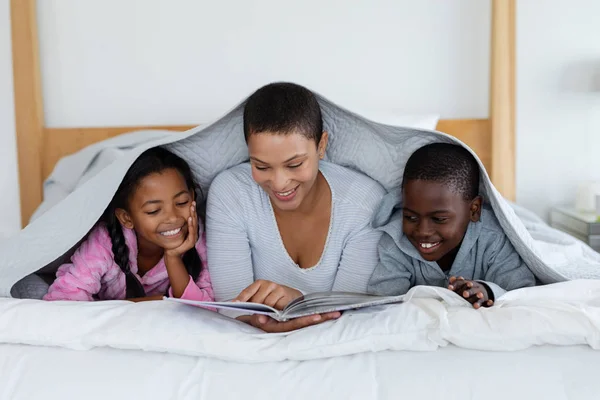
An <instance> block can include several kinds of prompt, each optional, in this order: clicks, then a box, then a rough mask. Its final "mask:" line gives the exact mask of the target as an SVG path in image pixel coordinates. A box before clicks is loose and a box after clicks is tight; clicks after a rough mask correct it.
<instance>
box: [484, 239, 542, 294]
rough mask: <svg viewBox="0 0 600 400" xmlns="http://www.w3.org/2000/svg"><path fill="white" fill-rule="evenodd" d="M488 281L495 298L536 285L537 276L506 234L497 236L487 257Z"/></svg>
mask: <svg viewBox="0 0 600 400" xmlns="http://www.w3.org/2000/svg"><path fill="white" fill-rule="evenodd" d="M487 265H488V269H487V272H486V274H485V280H484V281H483V283H486V284H487V285H488V286H489V287H490V289H491V290H492V292H493V295H494V300H495V299H497V298H498V297H500V296H502V295H503V294H504V293H505V292H506V291H509V290H514V289H519V288H523V287H529V286H535V276H534V275H533V272H531V270H530V269H529V267H527V264H525V262H524V261H523V259H522V258H521V256H519V253H517V251H516V250H515V248H514V247H513V245H512V244H511V243H510V240H508V237H507V236H506V235H501V237H500V238H495V240H494V241H493V247H491V249H490V254H489V257H488V258H487Z"/></svg>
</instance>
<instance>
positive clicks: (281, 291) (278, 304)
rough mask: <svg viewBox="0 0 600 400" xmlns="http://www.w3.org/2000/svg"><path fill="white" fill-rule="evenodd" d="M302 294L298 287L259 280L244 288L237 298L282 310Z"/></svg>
mask: <svg viewBox="0 0 600 400" xmlns="http://www.w3.org/2000/svg"><path fill="white" fill-rule="evenodd" d="M301 295H302V293H300V292H299V291H297V290H296V289H292V288H289V287H287V286H283V285H279V284H277V283H275V282H271V281H265V280H257V281H255V282H254V283H252V284H251V285H250V286H248V287H247V288H246V289H244V290H242V291H241V292H240V294H239V295H238V296H237V297H236V298H235V300H237V301H249V302H252V303H260V304H265V305H267V306H270V307H275V308H277V309H279V310H282V309H283V308H285V306H287V305H288V303H289V302H290V301H292V300H294V299H295V298H296V297H299V296H301Z"/></svg>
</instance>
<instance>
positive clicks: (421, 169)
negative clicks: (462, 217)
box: [403, 143, 479, 201]
mask: <svg viewBox="0 0 600 400" xmlns="http://www.w3.org/2000/svg"><path fill="white" fill-rule="evenodd" d="M407 180H424V181H433V182H440V183H444V184H446V185H448V187H449V188H450V189H451V190H452V191H454V192H455V193H457V194H460V195H461V196H462V197H463V199H464V200H465V201H471V200H473V199H474V198H475V197H477V196H478V195H479V164H478V163H477V160H475V157H473V155H472V154H471V153H470V152H469V150H467V149H465V148H464V147H462V146H460V145H456V144H450V143H433V144H428V145H426V146H423V147H421V148H420V149H418V150H417V151H415V152H414V153H413V154H412V155H411V156H410V158H409V159H408V162H407V163H406V166H405V168H404V180H403V182H406V181H407Z"/></svg>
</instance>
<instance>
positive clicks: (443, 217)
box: [402, 179, 481, 271]
mask: <svg viewBox="0 0 600 400" xmlns="http://www.w3.org/2000/svg"><path fill="white" fill-rule="evenodd" d="M402 197H403V209H402V214H403V222H402V230H403V232H404V234H405V235H406V237H407V239H408V240H409V241H410V243H411V244H412V245H413V246H414V247H415V248H416V249H417V251H418V252H419V254H421V257H423V259H425V260H426V261H436V262H437V263H438V265H439V266H440V268H441V269H443V270H445V271H447V270H449V269H450V268H451V267H452V263H453V262H454V258H455V256H456V253H457V252H458V249H459V248H460V245H461V243H462V240H463V237H464V235H465V232H466V231H467V227H468V226H469V222H477V221H478V220H479V216H480V212H481V197H479V196H478V197H476V198H475V199H473V200H471V201H467V200H465V199H464V198H463V197H462V195H461V194H459V193H457V191H454V190H452V187H451V184H446V183H442V182H435V181H426V180H420V179H417V180H407V181H406V182H404V185H403V190H402Z"/></svg>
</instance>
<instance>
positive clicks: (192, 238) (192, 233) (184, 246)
mask: <svg viewBox="0 0 600 400" xmlns="http://www.w3.org/2000/svg"><path fill="white" fill-rule="evenodd" d="M187 226H188V232H187V236H186V238H185V240H184V241H183V243H181V244H180V245H179V246H178V247H176V248H174V249H171V250H165V258H167V257H181V256H183V255H184V254H185V252H186V251H188V250H190V249H192V248H193V247H194V246H196V242H197V241H198V214H196V202H195V201H193V202H192V205H191V206H190V216H189V217H188V220H187Z"/></svg>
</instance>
